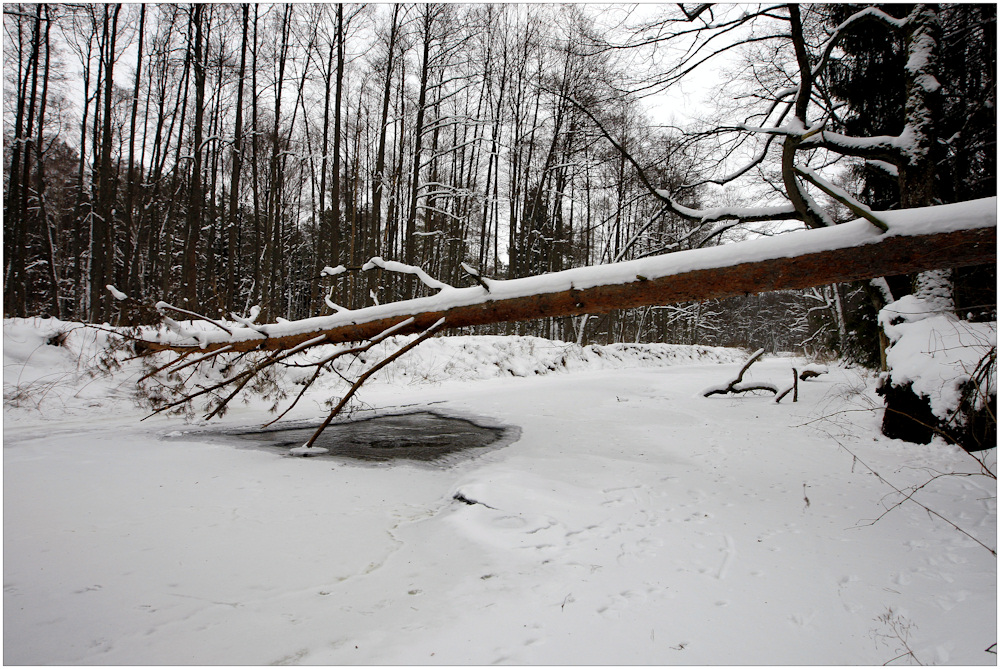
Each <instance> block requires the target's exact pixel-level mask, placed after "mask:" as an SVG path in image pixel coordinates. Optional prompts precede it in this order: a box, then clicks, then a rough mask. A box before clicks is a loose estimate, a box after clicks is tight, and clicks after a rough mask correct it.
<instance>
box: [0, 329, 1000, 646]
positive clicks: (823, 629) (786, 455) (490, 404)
mask: <svg viewBox="0 0 1000 669" xmlns="http://www.w3.org/2000/svg"><path fill="white" fill-rule="evenodd" d="M56 325H58V324H53V323H52V322H47V321H28V322H22V321H5V322H4V398H5V403H4V404H5V409H4V444H3V445H4V567H3V570H4V663H5V664H191V663H195V664H253V665H256V664H268V663H278V664H296V663H302V664H454V663H458V664H488V663H504V664H565V663H570V664H640V663H652V664H732V663H741V664H881V663H885V662H888V661H893V663H894V664H906V663H916V662H917V661H919V662H921V663H924V664H931V663H945V664H995V663H996V657H997V656H996V655H995V654H994V653H993V652H991V651H994V652H995V646H994V643H995V642H996V640H997V639H996V626H997V618H996V611H997V608H996V606H997V599H996V573H997V563H996V558H995V557H994V556H993V555H991V554H990V553H989V552H988V551H987V550H986V549H985V548H984V547H983V546H981V545H979V544H978V543H976V542H975V541H974V540H973V539H970V538H969V537H967V536H965V535H963V534H962V533H960V532H958V531H956V530H955V529H954V528H952V527H951V526H949V525H948V524H946V523H945V522H943V521H941V520H939V519H936V518H934V517H931V516H929V515H928V513H927V512H926V511H925V510H924V509H922V508H921V507H919V506H917V505H915V504H912V503H907V504H904V505H902V506H900V507H899V508H895V509H894V510H892V511H891V512H889V513H888V514H886V515H885V516H884V517H881V518H880V519H879V520H878V521H877V522H874V523H873V522H872V521H874V520H875V519H876V518H879V516H880V515H881V514H882V513H883V512H884V511H885V509H886V508H887V507H891V506H892V505H894V504H895V503H896V502H898V501H900V499H901V496H900V495H899V494H897V493H895V492H893V490H892V489H891V488H889V487H888V485H887V484H886V483H884V482H882V481H880V480H879V479H878V478H876V477H875V476H874V475H872V474H871V473H870V471H869V470H868V469H867V468H866V465H867V466H869V467H871V468H872V469H874V470H875V471H877V472H878V473H879V474H880V475H882V477H884V478H885V479H887V480H888V481H891V482H892V483H893V484H894V485H896V486H897V487H899V488H901V489H906V488H907V487H908V486H913V485H919V484H922V483H925V482H927V481H928V480H929V479H930V478H931V476H932V475H933V473H934V472H976V471H978V470H979V468H978V465H977V463H976V462H975V461H974V460H972V459H971V458H970V457H969V456H968V455H967V454H965V453H963V452H961V451H959V450H957V449H954V448H951V447H948V446H945V445H943V444H941V443H934V444H931V445H928V446H917V445H912V444H906V443H903V442H899V441H892V440H887V439H885V438H883V437H880V436H879V435H878V432H877V424H878V420H879V418H880V415H879V412H878V411H875V410H872V408H871V407H872V406H876V405H877V404H878V401H877V400H878V398H877V397H875V396H874V391H873V385H874V380H873V378H872V377H870V376H867V375H865V374H863V373H861V372H859V371H858V370H852V369H844V368H841V367H837V366H830V373H829V374H828V375H824V376H820V377H818V378H817V379H814V380H810V381H808V382H804V383H801V384H800V398H799V402H798V403H794V404H793V403H791V402H790V398H787V399H786V400H784V401H783V402H782V403H781V404H775V403H774V401H773V400H772V399H771V397H770V395H768V396H755V397H729V396H727V397H712V398H704V397H701V396H700V394H699V391H701V390H703V389H705V388H706V387H709V386H713V385H717V384H719V383H724V382H726V381H727V380H728V379H730V378H732V377H733V376H734V375H735V374H736V372H737V371H738V370H739V367H740V361H742V360H743V359H745V357H746V353H745V352H737V351H726V350H720V349H686V348H684V347H673V348H670V349H668V348H660V349H656V350H655V351H656V352H653V351H654V349H651V348H650V349H644V348H642V347H618V348H617V349H603V350H602V351H601V352H600V353H597V352H596V351H597V349H588V350H587V351H580V350H579V349H575V348H574V347H569V346H566V345H555V344H548V343H545V342H541V340H531V339H528V338H519V339H510V340H507V341H506V342H504V341H503V340H500V339H484V338H449V339H439V340H432V341H430V342H427V344H425V345H424V346H422V347H418V348H417V349H416V350H415V351H414V352H412V353H411V354H410V356H411V357H410V358H404V359H403V360H401V361H400V367H398V368H397V369H396V370H395V371H394V372H393V373H392V374H391V375H389V376H388V377H385V378H383V379H382V381H381V382H380V383H376V384H374V385H372V386H371V387H370V388H366V389H364V390H362V393H361V395H362V399H363V400H364V401H365V402H366V403H367V404H369V405H371V406H376V407H381V408H382V409H383V410H388V411H392V410H393V409H392V408H393V407H407V410H412V409H413V408H414V407H416V408H420V407H427V408H430V409H433V410H435V411H440V412H443V413H448V414H453V415H458V416H467V417H479V418H480V419H483V420H488V421H491V422H494V423H504V424H513V425H516V426H518V427H520V428H521V437H520V439H519V440H518V441H517V442H516V443H513V444H511V445H509V446H507V447H505V448H502V449H499V450H495V451H492V452H490V453H488V454H486V455H484V456H481V457H478V458H476V459H473V460H468V461H464V462H460V463H459V464H456V465H454V466H452V467H450V468H447V469H437V468H433V467H429V466H427V465H407V464H393V465H377V466H375V465H360V464H349V463H345V462H340V461H333V460H330V459H323V458H310V459H301V458H293V457H282V456H280V455H277V454H274V453H269V452H264V451H261V450H253V449H241V448H235V447H232V446H229V445H226V444H221V443H217V442H210V441H207V440H204V439H201V440H200V439H199V437H198V435H199V431H205V430H208V431H217V430H219V429H222V428H235V427H244V426H248V425H253V424H258V423H260V422H263V421H262V419H263V418H264V417H265V415H266V414H264V413H263V412H262V411H261V406H262V405H261V403H260V402H256V403H251V404H249V405H246V406H244V405H239V406H236V407H234V409H233V410H232V411H231V412H230V413H229V414H228V415H227V416H226V417H225V418H224V419H223V420H222V421H220V422H218V423H213V424H211V425H207V426H206V425H204V424H201V423H196V424H186V423H184V422H183V421H181V419H179V418H176V417H175V418H170V417H155V418H151V419H149V420H147V421H145V422H141V423H140V422H139V419H140V418H141V417H142V416H143V415H144V412H142V411H141V410H139V409H137V408H135V407H134V406H133V405H132V404H131V403H130V402H129V400H128V394H129V388H130V386H131V379H134V378H135V369H134V368H129V367H126V368H125V369H124V370H122V371H121V372H119V373H118V374H116V376H115V377H114V378H111V379H108V378H89V377H87V376H86V375H83V374H81V373H80V369H81V365H82V362H87V361H88V360H89V359H90V358H92V357H93V355H94V353H95V349H93V348H88V347H87V346H85V345H84V344H82V343H80V342H82V341H83V339H82V338H81V339H80V340H79V341H77V342H76V344H75V345H74V343H73V342H74V340H73V337H75V336H76V335H71V340H70V344H71V345H70V346H69V347H68V348H67V347H66V346H60V347H56V346H51V345H45V343H44V342H45V340H46V337H47V336H48V333H49V332H50V331H51V330H52V329H53V327H55V326H56ZM490 356H492V358H491V357H490ZM539 360H544V361H547V362H544V364H543V363H539V362H538V361H539ZM81 361H82V362H81ZM561 361H566V364H562V362H561ZM802 362H803V361H801V360H795V359H791V358H765V359H764V360H762V361H760V362H758V363H757V364H756V365H754V366H753V367H752V368H751V372H750V374H748V379H754V380H761V381H772V382H775V383H777V384H778V385H784V384H786V383H787V382H788V381H789V380H790V378H791V371H790V369H789V368H790V367H791V366H792V364H802ZM550 363H551V364H550ZM550 367H551V368H552V369H550ZM536 372H538V373H536ZM545 372H549V373H545ZM518 374H521V375H522V376H517V375H518ZM449 379H450V380H449ZM327 392H332V391H330V390H329V388H327ZM325 398H326V394H325V393H324V392H323V389H317V391H316V392H314V393H310V395H308V396H307V399H306V400H303V402H301V403H300V405H299V406H298V407H297V408H296V409H295V411H294V412H293V414H292V415H291V416H290V417H291V418H293V419H296V420H303V419H319V418H320V417H321V416H322V415H323V410H322V409H321V408H320V406H319V403H320V402H321V401H322V400H323V399H325ZM177 431H190V432H188V433H187V434H186V437H187V438H186V439H176V438H164V437H165V435H168V434H171V433H176V432H177ZM848 449H849V450H848ZM994 453H995V451H994ZM855 456H856V457H855ZM989 462H990V463H991V465H992V464H993V463H995V455H992V454H991V455H990V460H989ZM993 469H994V470H995V466H993ZM456 493H461V496H463V497H465V498H466V499H468V500H475V501H476V502H478V503H476V504H466V503H463V502H461V501H456V500H455V499H454V496H455V495H456ZM916 499H917V500H918V501H920V502H921V503H922V504H925V505H926V506H928V507H930V508H931V509H933V510H934V511H936V512H938V513H940V514H941V515H943V516H945V517H946V518H948V519H950V520H952V521H953V522H955V523H956V524H957V525H959V526H960V527H961V528H962V529H964V530H965V531H967V532H968V533H970V534H971V535H973V536H974V537H975V538H976V539H978V540H979V541H981V542H983V543H984V544H986V545H988V546H989V547H990V548H995V546H996V484H995V481H994V480H992V479H988V478H986V477H983V476H967V477H945V478H939V479H936V480H934V481H933V482H932V483H930V484H929V485H927V486H926V487H924V488H923V489H921V490H920V491H919V492H917V493H916ZM910 652H912V654H907V653H910ZM894 658H895V659H894Z"/></svg>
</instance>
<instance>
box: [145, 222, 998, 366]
mask: <svg viewBox="0 0 1000 669" xmlns="http://www.w3.org/2000/svg"><path fill="white" fill-rule="evenodd" d="M941 215H942V216H946V215H947V213H945V212H942V214H941ZM834 229H835V230H838V231H839V233H838V234H843V235H844V237H843V238H842V239H843V241H839V239H840V238H838V241H837V242H836V243H825V244H824V248H825V250H820V251H815V252H807V253H803V254H801V255H797V256H793V257H788V255H787V253H788V252H787V248H788V247H787V246H786V245H785V242H784V240H785V239H787V236H786V237H784V238H783V241H782V242H781V243H775V244H773V247H774V248H773V249H770V248H768V247H769V246H772V245H769V244H764V245H761V244H760V243H759V242H760V240H753V241H750V242H742V244H743V245H745V246H749V247H750V248H752V249H754V251H753V256H754V257H755V258H756V259H755V260H752V261H748V262H742V263H739V264H736V265H730V266H719V265H724V262H727V261H728V259H729V258H732V257H739V252H740V250H741V249H739V246H740V244H732V245H728V246H727V247H726V249H725V252H723V253H719V251H720V250H721V249H719V248H709V249H695V250H692V251H682V252H679V253H674V254H668V255H666V256H660V257H658V258H647V259H643V260H633V261H630V262H628V263H619V264H617V265H605V266H600V267H589V268H579V269H572V270H566V271H564V272H560V273H555V274H548V275H546V278H545V283H544V286H545V287H544V288H543V287H542V286H540V285H539V283H538V281H537V278H536V277H529V278H527V279H521V280H513V281H506V282H495V283H494V284H493V285H494V290H493V292H492V294H490V295H484V293H483V291H484V289H483V288H481V287H473V288H467V289H462V292H461V293H456V294H454V296H453V297H451V298H450V299H449V300H448V301H447V304H448V305H449V307H448V308H445V309H442V308H441V307H439V306H437V305H438V304H439V303H436V302H434V301H431V302H430V304H429V306H428V303H427V302H426V300H427V298H422V299H419V300H413V301H412V302H411V305H412V306H411V305H407V304H406V303H396V304H393V305H386V306H384V307H373V308H370V309H364V310H359V311H356V312H348V313H345V314H344V317H343V318H344V320H345V321H347V322H346V323H345V324H343V325H339V326H334V327H331V328H329V329H321V325H320V323H317V327H314V328H309V327H308V321H306V322H303V325H302V328H301V334H296V335H290V336H281V337H270V338H265V339H261V338H260V337H257V336H254V337H253V338H251V339H246V340H235V341H233V340H230V341H224V342H218V343H210V344H208V346H207V348H206V349H205V350H207V351H211V350H214V349H216V348H218V347H220V346H222V345H232V346H233V348H234V350H239V351H242V350H250V349H253V348H256V347H258V346H259V347H261V348H263V349H267V350H279V349H286V348H290V347H291V346H296V345H298V344H300V343H302V342H304V341H307V340H309V339H312V338H314V337H316V336H318V335H319V334H325V335H326V341H325V342H324V343H337V342H342V341H360V340H363V339H370V338H371V337H373V336H375V335H377V334H378V333H380V332H382V331H383V330H385V329H386V328H388V327H390V326H393V325H397V324H399V323H400V322H401V321H403V320H404V319H406V318H408V317H412V318H413V321H412V322H411V323H410V324H408V325H406V326H405V327H402V328H400V329H399V330H398V334H407V333H412V332H420V331H422V330H425V329H426V328H427V327H429V326H430V324H432V323H434V322H435V321H437V319H439V318H441V317H442V316H443V317H445V318H446V327H448V328H458V327H466V326H470V325H484V324H488V323H501V322H508V321H522V320H532V319H538V318H543V317H550V316H573V315H580V314H595V313H608V312H611V311H614V310H616V309H624V308H631V307H639V306H647V305H665V304H674V303H678V302H684V301H699V302H701V301H704V300H709V299H715V298H723V297H732V296H738V295H746V294H750V293H761V292H770V291H776V290H790V289H801V288H808V287H810V286H818V285H827V284H830V283H834V282H847V281H858V280H861V279H868V278H874V277H879V276H884V275H887V274H907V273H910V272H914V271H918V270H924V269H938V268H947V267H960V266H967V265H976V264H985V263H995V262H996V219H995V217H994V218H993V219H992V220H991V221H985V220H980V221H977V222H975V223H974V224H972V225H971V226H970V227H969V228H967V229H962V230H955V231H949V232H916V233H908V232H907V226H906V225H905V224H903V225H898V226H894V227H891V228H890V232H889V233H886V234H884V235H880V236H879V237H878V238H877V239H875V240H868V241H867V243H859V242H858V239H857V237H856V235H857V232H855V231H854V230H852V229H851V228H847V227H846V225H845V226H837V228H834ZM918 230H919V229H918ZM828 231H832V230H831V229H824V230H822V231H812V230H807V231H801V232H798V233H793V234H797V235H799V236H800V237H799V240H798V246H797V248H811V247H814V246H815V243H814V242H813V241H811V240H816V235H817V234H820V235H822V234H824V233H826V232H828ZM824 239H828V238H827V237H824ZM762 247H763V248H762ZM719 257H721V258H722V259H723V261H724V262H718V261H716V260H715V259H716V258H719ZM661 263H662V264H661ZM699 266H701V267H703V268H702V269H686V268H690V267H699ZM640 272H647V274H649V275H650V276H646V275H643V274H640ZM654 272H655V273H658V274H659V276H657V275H656V274H654ZM671 272H673V273H671ZM574 285H585V286H587V287H585V288H580V289H577V288H575V287H574ZM566 286H568V288H567V287H566ZM541 290H550V291H552V292H540V291H541ZM484 298H485V300H484ZM407 307H409V308H407ZM387 311H388V312H390V314H389V315H386V312H387ZM148 346H149V347H151V348H154V349H155V348H172V349H174V350H183V349H185V348H188V347H189V346H190V345H189V346H188V347H185V346H164V345H161V344H156V343H150V344H148Z"/></svg>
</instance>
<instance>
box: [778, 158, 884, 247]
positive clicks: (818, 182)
mask: <svg viewBox="0 0 1000 669" xmlns="http://www.w3.org/2000/svg"><path fill="white" fill-rule="evenodd" d="M794 169H795V172H796V173H797V174H798V175H799V176H801V177H802V178H803V179H805V180H806V181H808V182H809V183H811V184H812V185H814V186H816V187H817V188H819V189H820V190H821V191H823V192H824V193H826V194H827V195H829V196H830V197H832V198H833V199H835V200H837V201H838V202H840V203H841V204H843V205H844V206H845V207H847V208H848V209H850V210H851V211H852V212H853V213H854V214H856V215H858V216H860V217H862V218H864V219H867V220H869V221H871V222H872V224H873V225H874V226H875V227H876V228H878V229H879V230H881V231H882V232H886V231H888V230H889V226H887V225H886V224H885V222H884V221H883V220H882V219H880V218H879V217H878V216H876V215H875V214H874V213H872V210H871V209H869V208H868V207H866V206H865V205H864V204H862V203H861V202H859V201H858V200H856V199H855V198H854V197H853V196H851V194H850V193H848V192H847V191H846V190H844V189H843V188H840V187H839V186H835V185H834V184H832V183H830V182H829V181H827V180H826V179H824V178H823V177H821V176H820V175H818V174H817V173H816V172H814V171H813V170H811V169H809V168H808V167H797V166H796V167H795V168H794Z"/></svg>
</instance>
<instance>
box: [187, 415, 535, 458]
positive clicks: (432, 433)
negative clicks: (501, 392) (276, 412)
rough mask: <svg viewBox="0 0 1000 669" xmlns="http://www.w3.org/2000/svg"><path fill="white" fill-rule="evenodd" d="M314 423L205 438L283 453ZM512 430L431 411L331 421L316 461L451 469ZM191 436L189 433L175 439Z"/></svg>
mask: <svg viewBox="0 0 1000 669" xmlns="http://www.w3.org/2000/svg"><path fill="white" fill-rule="evenodd" d="M316 427H317V425H297V426H294V427H283V428H274V429H269V430H254V431H241V432H235V431H228V432H225V433H219V432H216V433H212V434H211V435H207V434H205V433H199V434H198V438H199V439H200V438H204V437H206V436H207V437H209V439H210V440H211V441H220V440H221V441H224V442H226V443H232V444H235V445H243V446H251V447H261V448H266V449H268V450H272V449H273V450H278V449H280V451H281V452H287V451H288V449H290V448H293V447H296V446H301V445H302V444H304V443H305V442H306V441H307V440H308V439H309V437H311V436H312V434H313V432H315V430H316ZM520 434H521V431H520V429H519V428H517V427H513V426H506V425H505V426H500V425H481V424H478V423H476V422H473V421H472V420H469V419H466V418H455V417H451V416H444V415H440V414H437V413H433V412H430V411H417V412H413V413H406V414H393V415H384V416H374V417H372V418H365V419H361V420H352V421H349V422H343V423H332V424H331V425H330V426H328V427H327V428H326V429H325V430H324V431H323V434H321V435H320V437H319V438H318V439H317V440H316V443H315V444H314V445H315V446H317V447H320V448H325V449H327V450H328V451H329V453H328V454H324V455H319V456H315V457H325V458H336V459H345V458H346V459H350V460H360V461H366V462H386V461H392V460H406V461H419V462H428V463H434V464H439V465H445V466H447V465H451V464H453V463H454V462H456V461H457V460H459V459H465V458H466V457H473V456H475V455H479V454H481V453H483V452H486V451H488V450H493V449H496V448H502V447H504V446H507V445H509V444H511V443H513V442H515V441H517V439H518V438H519V437H520ZM178 436H181V438H191V437H192V436H193V435H192V434H190V433H188V434H185V435H178Z"/></svg>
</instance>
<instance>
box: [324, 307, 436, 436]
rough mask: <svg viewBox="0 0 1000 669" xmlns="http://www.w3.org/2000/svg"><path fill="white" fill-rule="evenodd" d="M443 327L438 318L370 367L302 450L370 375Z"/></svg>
mask: <svg viewBox="0 0 1000 669" xmlns="http://www.w3.org/2000/svg"><path fill="white" fill-rule="evenodd" d="M443 325H444V318H439V319H438V320H437V322H436V323H434V325H432V326H430V327H429V328H427V329H426V330H424V332H423V333H421V335H420V336H419V337H417V338H416V339H414V340H413V341H411V342H410V343H409V344H407V345H406V346H404V347H402V348H401V349H399V350H398V351H396V352H395V353H393V354H392V355H390V356H389V357H387V358H385V359H383V360H380V361H379V362H378V363H377V364H375V365H374V366H372V368H371V369H369V370H368V371H366V372H365V373H364V374H362V375H361V376H359V377H358V380H357V381H355V382H354V385H352V386H351V389H350V390H348V391H347V393H345V394H344V396H343V397H342V398H341V399H340V402H338V403H337V406H335V407H334V408H333V410H332V411H330V414H329V415H328V416H327V417H326V420H324V421H323V424H322V425H320V426H319V428H317V429H316V432H314V433H313V435H312V436H311V437H309V441H307V442H306V443H305V444H304V448H312V447H313V444H314V443H315V442H316V439H317V438H318V437H319V435H321V434H322V433H323V430H325V429H326V428H327V426H328V425H329V424H330V422H331V421H332V420H333V419H334V417H336V415H337V414H339V413H340V410H341V409H343V408H344V405H346V404H347V402H348V401H349V400H350V399H351V397H353V396H354V393H356V392H358V389H359V388H361V386H362V384H364V382H365V381H367V380H368V378H369V377H370V376H371V375H372V374H374V373H375V372H377V371H378V370H380V369H382V368H383V367H385V366H386V365H388V364H389V363H391V362H392V361H393V360H395V359H396V358H398V357H400V356H401V355H403V354H404V353H406V352H407V351H409V350H410V349H412V348H414V347H415V346H417V345H418V344H420V343H422V342H423V341H424V340H426V339H429V338H430V337H432V336H434V333H435V332H437V331H438V330H439V329H440V328H441V326H443Z"/></svg>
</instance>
